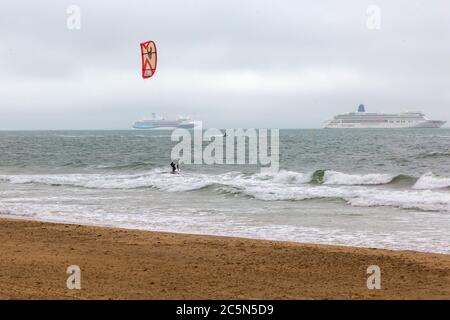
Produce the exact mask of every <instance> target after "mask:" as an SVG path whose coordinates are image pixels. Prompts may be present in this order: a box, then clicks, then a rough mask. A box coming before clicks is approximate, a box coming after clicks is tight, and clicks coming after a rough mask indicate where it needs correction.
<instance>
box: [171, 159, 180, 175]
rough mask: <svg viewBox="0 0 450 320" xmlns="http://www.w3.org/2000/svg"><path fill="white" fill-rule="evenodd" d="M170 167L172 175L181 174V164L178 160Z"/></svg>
mask: <svg viewBox="0 0 450 320" xmlns="http://www.w3.org/2000/svg"><path fill="white" fill-rule="evenodd" d="M170 166H171V167H172V173H177V172H180V164H179V162H178V159H176V160H173V161H172V162H171V163H170Z"/></svg>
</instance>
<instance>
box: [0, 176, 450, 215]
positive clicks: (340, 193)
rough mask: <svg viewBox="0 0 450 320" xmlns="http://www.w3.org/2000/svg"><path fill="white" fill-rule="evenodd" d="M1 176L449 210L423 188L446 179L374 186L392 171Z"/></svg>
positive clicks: (442, 196)
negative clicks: (318, 177) (316, 181)
mask: <svg viewBox="0 0 450 320" xmlns="http://www.w3.org/2000/svg"><path fill="white" fill-rule="evenodd" d="M0 180H2V181H6V182H9V183H13V184H26V183H39V184H46V185H63V186H75V187H83V188H92V189H135V188H156V189H159V190H163V191H167V192H186V191H193V190H198V189H202V188H205V187H208V186H213V185H217V188H215V189H214V190H216V191H221V192H227V193H233V194H243V195H247V196H251V197H254V198H255V199H259V200H263V201H300V200H306V199H320V198H339V199H343V200H345V201H347V203H348V204H350V205H354V206H393V207H399V208H408V209H409V208H416V209H421V210H432V211H445V212H450V193H449V192H446V191H431V190H427V189H433V188H438V187H441V188H442V187H446V186H448V185H449V181H448V180H446V179H443V178H436V177H433V176H430V175H425V176H423V177H422V178H421V179H419V181H418V182H417V183H416V185H415V189H416V190H411V189H406V190H392V189H385V188H382V187H379V186H373V185H378V184H384V183H388V182H389V181H391V180H392V176H389V175H383V174H367V175H349V174H343V173H340V172H334V171H327V172H326V173H325V182H324V185H313V184H310V183H308V182H309V181H311V174H303V173H298V172H292V171H280V172H279V173H276V174H264V175H263V174H253V175H244V174H242V173H239V172H229V173H224V174H219V175H210V174H203V173H192V172H183V173H182V174H180V175H176V174H171V173H168V172H164V171H163V170H161V169H155V170H152V171H149V172H146V173H142V174H128V175H123V174H122V175H117V174H67V175H11V176H0ZM419 189H425V190H419ZM213 192H214V191H213Z"/></svg>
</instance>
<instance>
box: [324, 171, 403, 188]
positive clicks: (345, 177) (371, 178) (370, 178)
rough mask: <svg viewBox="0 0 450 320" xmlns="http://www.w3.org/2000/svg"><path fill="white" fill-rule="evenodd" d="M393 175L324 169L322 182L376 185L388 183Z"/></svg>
mask: <svg viewBox="0 0 450 320" xmlns="http://www.w3.org/2000/svg"><path fill="white" fill-rule="evenodd" d="M394 178H395V176H393V175H390V174H379V173H371V174H362V175H357V174H346V173H342V172H337V171H331V170H327V171H325V175H324V181H323V184H336V185H376V184H386V183H390V182H391V181H392V180H393V179H394Z"/></svg>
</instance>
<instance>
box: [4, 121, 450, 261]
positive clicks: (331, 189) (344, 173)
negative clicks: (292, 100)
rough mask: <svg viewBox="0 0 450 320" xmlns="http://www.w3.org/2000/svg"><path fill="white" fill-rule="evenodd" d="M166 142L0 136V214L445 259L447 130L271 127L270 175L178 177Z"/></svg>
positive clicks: (241, 172)
mask: <svg viewBox="0 0 450 320" xmlns="http://www.w3.org/2000/svg"><path fill="white" fill-rule="evenodd" d="M171 134H172V132H171V131H167V130H160V131H132V130H121V131H0V215H2V216H6V217H20V218H26V219H32V220H39V221H50V222H61V223H77V224H85V225H100V226H114V227H121V228H130V229H141V230H152V231H168V232H179V233H191V234H208V235H223V236H238V237H245V238H254V239H270V240H284V241H294V242H301V243H319V244H332V245H344V246H358V247H370V248H387V249H399V250H415V251H424V252H436V253H446V254H449V253H450V129H386V130H384V129H378V130H377V129H372V130H371V129H367V130H366V129H358V130H352V129H329V130H326V129H311V130H280V133H279V161H280V170H279V171H277V172H262V171H261V167H260V166H258V165H255V164H226V165H225V164H214V165H207V164H195V165H194V164H182V165H181V173H180V174H172V173H171V172H170V165H169V164H170V162H171V150H172V148H173V147H174V146H175V145H176V144H177V142H176V141H172V140H171ZM215 138H217V139H221V138H222V137H221V136H217V137H215ZM205 143H206V142H205Z"/></svg>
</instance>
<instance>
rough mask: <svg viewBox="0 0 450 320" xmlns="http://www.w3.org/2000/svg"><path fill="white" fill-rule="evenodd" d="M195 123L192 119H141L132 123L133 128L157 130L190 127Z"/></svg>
mask: <svg viewBox="0 0 450 320" xmlns="http://www.w3.org/2000/svg"><path fill="white" fill-rule="evenodd" d="M194 126H195V124H194V122H192V121H185V120H174V121H171V120H141V121H136V122H135V123H134V124H133V128H134V129H146V130H151V129H157V130H164V129H166V130H170V129H176V128H183V129H192V128H194Z"/></svg>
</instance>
